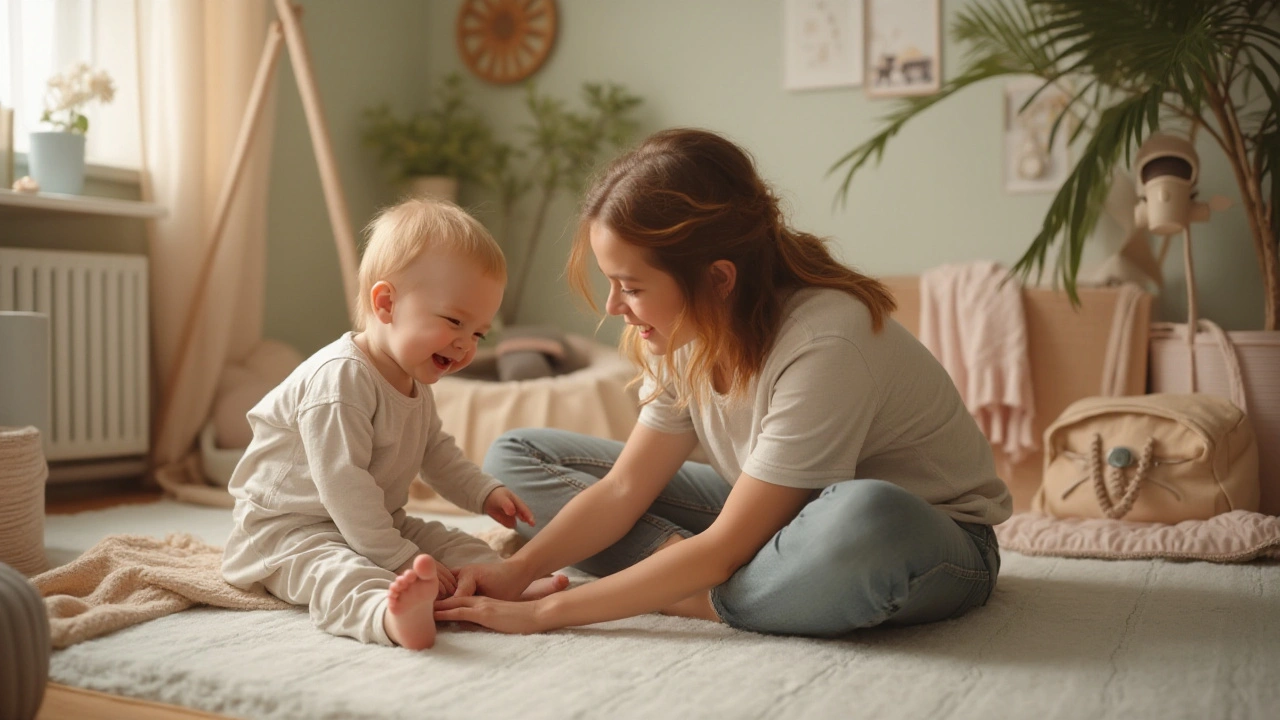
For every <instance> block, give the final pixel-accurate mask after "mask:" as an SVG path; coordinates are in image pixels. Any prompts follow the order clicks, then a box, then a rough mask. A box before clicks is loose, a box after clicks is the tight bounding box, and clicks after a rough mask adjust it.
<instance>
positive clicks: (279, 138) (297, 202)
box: [263, 0, 435, 354]
mask: <svg viewBox="0 0 1280 720" xmlns="http://www.w3.org/2000/svg"><path fill="white" fill-rule="evenodd" d="M298 4H300V5H302V7H303V10H304V12H303V16H302V23H303V26H304V28H305V30H306V36H307V45H308V48H309V51H310V56H311V65H312V71H313V72H314V74H315V78H316V85H317V87H318V90H319V93H320V97H321V100H322V101H323V104H324V112H325V119H326V121H327V122H328V125H329V133H330V137H331V141H332V143H333V150H334V155H335V156H336V160H337V164H338V168H339V172H340V173H341V175H342V189H343V191H344V192H345V194H346V199H347V204H348V206H349V211H350V214H351V225H352V228H353V229H354V231H355V232H356V233H357V235H358V236H359V237H362V236H360V233H361V230H362V229H363V227H364V225H365V223H367V222H368V220H369V218H370V217H372V215H373V213H374V212H375V211H376V210H377V208H378V207H380V206H381V205H384V204H386V203H388V202H390V201H392V200H394V199H395V190H394V189H393V188H392V187H390V186H389V185H388V184H387V182H386V178H385V174H384V173H383V172H382V170H381V169H380V168H379V167H378V166H377V165H376V164H375V162H374V159H373V157H372V156H371V154H370V153H369V152H368V151H367V150H365V148H364V147H362V146H361V144H360V123H361V113H362V111H363V110H364V108H365V107H368V106H370V105H374V104H377V103H380V102H388V103H390V104H391V105H392V107H393V108H396V109H397V110H400V111H405V112H407V111H409V110H411V109H415V108H417V107H419V106H420V104H421V99H422V97H423V89H424V88H425V87H426V86H427V82H428V77H427V76H428V73H427V68H428V66H429V64H430V63H429V62H428V59H427V48H428V46H429V45H430V43H431V42H432V39H431V35H432V34H431V33H430V32H429V25H430V24H431V22H432V21H433V20H432V18H431V17H430V10H431V6H432V5H434V4H435V3H433V2H423V1H422V0H377V1H376V2H349V1H348V0H303V2H300V3H298ZM277 87H278V95H277V102H276V129H275V139H274V144H273V146H272V158H271V166H272V167H271V184H270V193H271V197H270V210H269V213H268V228H267V294H266V317H265V320H264V325H263V332H264V334H265V335H266V336H267V337H271V338H275V339H278V340H283V341H285V342H288V343H289V344H291V345H293V346H294V347H296V348H298V349H299V350H300V351H302V352H304V353H308V354H309V353H311V352H313V351H315V350H317V349H319V348H320V347H321V346H323V345H325V344H327V343H329V342H331V341H332V340H333V339H334V338H335V337H337V336H338V335H339V334H341V333H342V332H344V331H345V330H347V329H348V328H349V327H350V323H349V321H348V319H347V312H346V302H345V300H344V298H343V291H342V277H341V274H340V271H339V269H338V256H337V250H336V249H335V248H334V240H333V230H332V227H331V226H330V224H329V216H328V214H327V212H326V210H325V205H324V195H323V192H322V190H321V187H320V175H319V171H318V170H317V168H316V161H315V154H314V152H313V151H312V148H311V136H310V134H309V133H308V130H307V121H306V116H305V115H304V114H303V111H302V100H301V98H300V97H299V95H298V87H297V82H296V80H295V77H294V73H293V67H292V65H291V63H290V62H289V61H288V59H287V56H286V59H285V60H284V61H282V62H281V64H280V69H279V75H278V81H277ZM358 239H359V238H358Z"/></svg>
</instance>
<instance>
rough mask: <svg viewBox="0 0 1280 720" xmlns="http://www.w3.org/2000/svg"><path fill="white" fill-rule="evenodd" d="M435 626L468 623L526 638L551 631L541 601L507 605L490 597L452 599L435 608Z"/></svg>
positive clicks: (442, 601)
mask: <svg viewBox="0 0 1280 720" xmlns="http://www.w3.org/2000/svg"><path fill="white" fill-rule="evenodd" d="M435 609H436V613H435V617H436V622H469V623H475V624H476V625H481V626H484V627H487V628H489V629H490V630H496V631H498V632H500V633H508V634H515V635H529V634H531V633H539V632H545V631H547V630H552V629H554V628H553V627H552V626H550V625H548V624H547V623H546V621H545V618H544V617H543V616H544V615H545V613H544V612H543V609H544V608H543V604H542V601H540V600H533V601H530V602H510V601H507V600H495V599H494V598H490V597H451V598H445V599H444V600H439V601H437V602H436V605H435Z"/></svg>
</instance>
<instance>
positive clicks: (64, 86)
mask: <svg viewBox="0 0 1280 720" xmlns="http://www.w3.org/2000/svg"><path fill="white" fill-rule="evenodd" d="M115 95H116V87H115V84H114V83H113V82H112V81H111V76H110V75H108V74H107V73H106V71H105V70H94V69H93V68H91V67H90V66H89V65H88V64H87V63H84V62H79V63H76V64H75V65H72V66H71V67H70V68H68V69H67V70H66V71H65V72H62V73H59V74H56V75H54V76H53V77H51V78H49V80H48V83H47V88H46V91H45V97H44V115H43V116H42V118H41V119H42V120H43V121H44V122H47V123H50V124H52V125H53V126H55V127H57V128H60V129H63V130H70V131H73V132H84V131H85V129H86V128H87V127H88V124H89V121H88V118H86V117H85V116H84V113H83V111H82V109H81V108H83V106H85V105H87V104H89V103H90V102H93V101H94V100H97V101H98V102H102V103H109V102H111V101H112V99H114V98H115Z"/></svg>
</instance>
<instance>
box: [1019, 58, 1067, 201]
mask: <svg viewBox="0 0 1280 720" xmlns="http://www.w3.org/2000/svg"><path fill="white" fill-rule="evenodd" d="M1043 84H1044V81H1043V80H1041V79H1040V78H1035V77H1028V78H1019V79H1017V80H1011V81H1009V82H1008V83H1006V84H1005V86H1004V189H1005V191H1006V192H1011V193H1035V192H1056V191H1057V190H1058V188H1060V187H1062V183H1063V182H1064V181H1065V180H1066V179H1067V176H1068V175H1069V174H1071V152H1070V147H1069V144H1068V138H1070V137H1071V132H1072V131H1073V130H1074V129H1075V125H1074V123H1073V120H1072V118H1071V117H1070V116H1068V117H1067V118H1065V119H1063V121H1062V125H1061V126H1060V127H1059V128H1058V133H1057V135H1056V136H1055V137H1054V138H1053V146H1052V147H1050V145H1049V135H1050V134H1051V133H1052V132H1053V123H1054V121H1056V120H1057V119H1058V116H1059V115H1061V114H1062V111H1063V110H1065V109H1066V107H1067V104H1068V103H1069V102H1070V101H1071V96H1070V95H1068V94H1067V91H1066V90H1065V89H1063V88H1059V87H1051V88H1045V90H1044V91H1043V92H1041V93H1040V94H1039V95H1036V99H1035V100H1034V101H1033V102H1032V103H1031V104H1030V105H1027V107H1026V108H1025V109H1023V107H1022V106H1023V105H1026V103H1027V100H1028V99H1029V98H1030V97H1031V96H1032V94H1033V93H1035V91H1036V90H1038V89H1039V88H1040V86H1041V85H1043Z"/></svg>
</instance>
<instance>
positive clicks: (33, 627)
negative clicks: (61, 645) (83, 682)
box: [0, 563, 51, 720]
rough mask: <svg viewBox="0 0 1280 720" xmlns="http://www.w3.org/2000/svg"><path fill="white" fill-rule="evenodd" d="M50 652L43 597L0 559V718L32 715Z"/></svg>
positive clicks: (41, 696) (41, 692) (46, 677)
mask: <svg viewBox="0 0 1280 720" xmlns="http://www.w3.org/2000/svg"><path fill="white" fill-rule="evenodd" d="M50 652H51V647H50V645H49V618H48V616H47V615H46V614H45V609H44V599H43V598H41V597H40V592H39V591H38V590H36V588H35V586H34V585H32V584H31V583H30V582H28V581H27V579H26V578H25V577H23V576H22V573H20V572H18V571H17V570H15V569H13V568H11V567H9V566H8V565H5V564H4V563H0V718H4V719H5V720H9V718H17V719H18V720H29V719H30V718H34V717H35V716H36V712H37V711H38V710H39V709H40V703H41V702H42V701H43V700H44V688H45V684H46V683H48V682H49V653H50Z"/></svg>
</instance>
